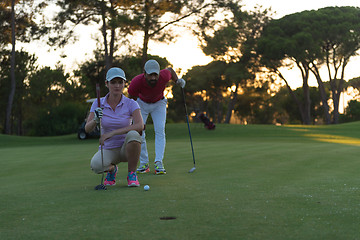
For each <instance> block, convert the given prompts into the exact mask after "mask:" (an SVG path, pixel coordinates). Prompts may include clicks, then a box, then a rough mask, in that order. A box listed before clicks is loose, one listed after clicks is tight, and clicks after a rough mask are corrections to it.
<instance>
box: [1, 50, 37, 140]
mask: <svg viewBox="0 0 360 240" xmlns="http://www.w3.org/2000/svg"><path fill="white" fill-rule="evenodd" d="M10 52H11V51H9V50H3V51H1V52H0V56H1V57H0V98H1V104H0V108H1V114H0V116H2V119H1V123H2V125H3V126H4V129H3V132H4V133H5V123H6V117H7V116H6V111H7V107H6V106H7V105H8V102H7V100H8V93H9V92H10V90H11V88H12V86H11V85H12V83H11V80H10V79H11V74H10V71H11V67H10V65H11V64H10V62H11V54H10ZM15 54H16V55H15V56H16V64H15V68H14V69H15V76H16V78H15V80H16V83H15V86H16V90H15V91H16V94H14V98H13V104H12V108H11V110H12V111H11V117H10V123H9V124H8V125H7V126H10V127H11V128H10V133H16V134H18V135H22V134H23V132H24V130H23V124H22V122H23V119H24V118H26V113H25V111H26V106H27V105H26V104H24V102H26V101H25V98H26V96H27V92H26V91H27V89H26V88H27V86H26V82H27V80H28V76H29V75H30V74H31V73H32V72H33V71H35V68H36V65H35V64H36V57H35V56H34V55H30V54H28V53H27V52H24V51H16V52H15Z"/></svg>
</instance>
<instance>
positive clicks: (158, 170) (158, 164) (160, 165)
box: [155, 162, 166, 175]
mask: <svg viewBox="0 0 360 240" xmlns="http://www.w3.org/2000/svg"><path fill="white" fill-rule="evenodd" d="M155 174H156V175H159V174H166V170H165V168H164V165H163V163H162V162H156V163H155Z"/></svg>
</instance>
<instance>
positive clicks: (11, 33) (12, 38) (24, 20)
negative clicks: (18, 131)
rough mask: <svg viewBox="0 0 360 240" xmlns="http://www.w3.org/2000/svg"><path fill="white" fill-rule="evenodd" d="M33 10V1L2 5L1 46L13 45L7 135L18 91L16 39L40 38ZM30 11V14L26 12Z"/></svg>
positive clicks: (7, 110)
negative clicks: (16, 7)
mask: <svg viewBox="0 0 360 240" xmlns="http://www.w3.org/2000/svg"><path fill="white" fill-rule="evenodd" d="M15 5H17V6H18V5H21V7H19V8H18V9H19V10H18V9H15ZM44 5H45V4H44V3H41V4H40V5H38V6H37V7H36V8H37V9H41V7H43V6H44ZM32 9H33V1H31V0H29V1H25V0H23V1H20V0H17V1H15V0H11V1H10V0H6V1H2V3H0V10H1V14H0V29H1V30H2V35H1V37H0V46H4V47H6V46H7V45H8V44H11V46H12V50H11V61H10V62H11V63H10V65H11V68H10V76H11V77H10V79H11V88H10V91H9V98H8V101H7V103H8V104H7V107H6V120H5V133H6V134H11V115H12V108H13V101H14V97H15V89H16V76H15V64H16V62H15V55H16V53H15V52H16V49H15V43H16V39H17V38H18V39H20V40H22V41H29V40H30V39H34V38H36V37H38V36H39V35H38V33H39V28H37V25H36V24H35V22H34V21H33V15H32V14H31V10H32ZM26 10H28V12H27V11H26ZM9 19H10V20H9Z"/></svg>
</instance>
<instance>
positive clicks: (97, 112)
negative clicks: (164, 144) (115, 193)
mask: <svg viewBox="0 0 360 240" xmlns="http://www.w3.org/2000/svg"><path fill="white" fill-rule="evenodd" d="M125 82H126V77H125V72H124V71H123V70H122V69H120V68H116V67H114V68H111V69H109V70H108V72H107V74H106V80H105V85H106V87H107V88H108V89H109V93H108V94H107V95H106V96H105V97H102V98H101V99H100V107H98V106H97V102H96V101H95V102H94V103H93V104H92V106H91V109H90V114H89V117H88V119H87V122H86V125H85V131H86V132H91V131H93V130H94V128H95V126H96V125H97V124H98V123H99V122H100V119H101V134H102V135H101V137H100V140H99V141H100V144H101V145H103V146H102V147H103V163H104V168H102V159H101V158H102V156H101V151H100V149H101V146H100V147H99V151H98V152H96V153H95V155H94V156H93V158H92V159H91V169H92V170H93V171H94V172H95V173H98V174H100V173H103V171H105V172H107V175H106V178H105V181H104V185H115V183H116V181H115V177H116V173H117V171H118V166H117V164H119V163H120V162H127V163H128V177H127V181H128V186H129V187H138V186H140V183H139V181H138V177H137V175H136V167H137V164H138V162H139V157H140V150H141V141H142V139H141V136H140V134H139V133H141V131H142V130H143V128H144V123H143V119H142V116H141V113H140V107H139V105H138V103H137V102H136V101H134V100H133V99H129V98H127V97H125V96H124V95H123V89H124V86H125Z"/></svg>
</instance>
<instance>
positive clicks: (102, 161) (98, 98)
mask: <svg viewBox="0 0 360 240" xmlns="http://www.w3.org/2000/svg"><path fill="white" fill-rule="evenodd" d="M96 97H97V103H98V107H100V85H99V84H98V83H97V84H96ZM98 127H99V134H100V138H101V119H100V122H99V126H98ZM100 151H101V170H102V176H101V185H103V183H104V153H103V146H102V144H101V143H100Z"/></svg>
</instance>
